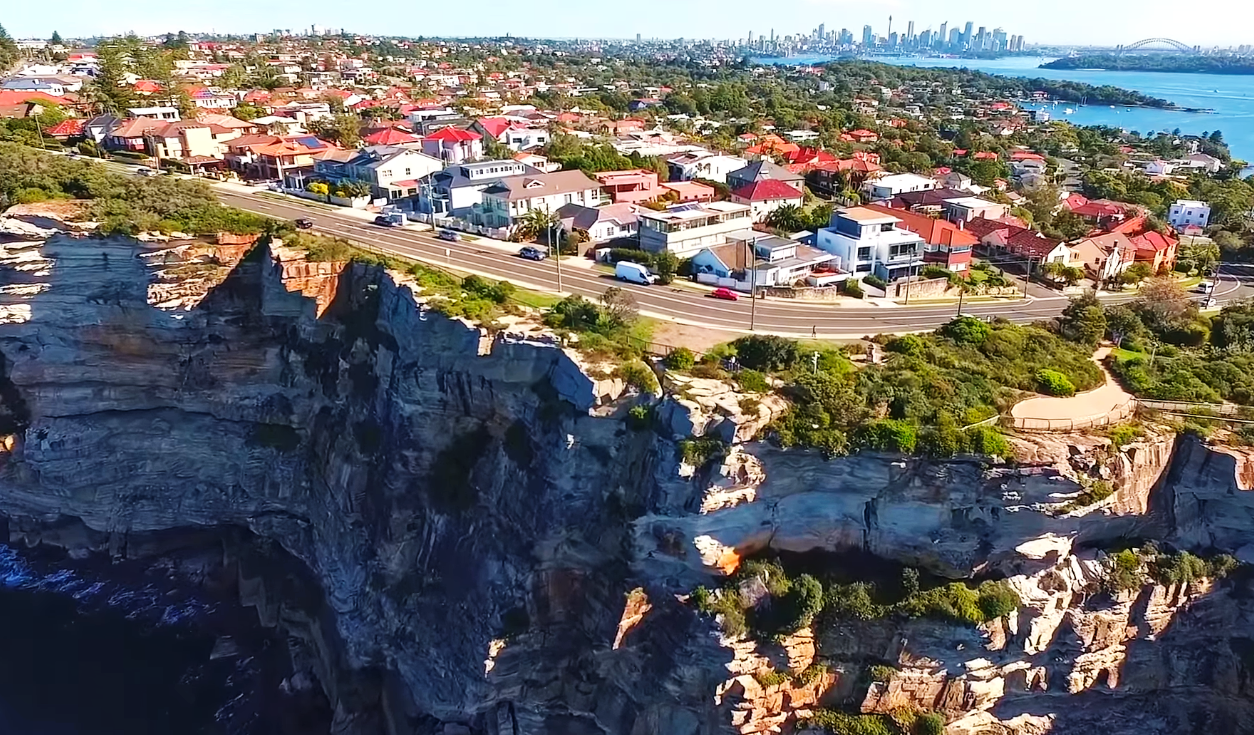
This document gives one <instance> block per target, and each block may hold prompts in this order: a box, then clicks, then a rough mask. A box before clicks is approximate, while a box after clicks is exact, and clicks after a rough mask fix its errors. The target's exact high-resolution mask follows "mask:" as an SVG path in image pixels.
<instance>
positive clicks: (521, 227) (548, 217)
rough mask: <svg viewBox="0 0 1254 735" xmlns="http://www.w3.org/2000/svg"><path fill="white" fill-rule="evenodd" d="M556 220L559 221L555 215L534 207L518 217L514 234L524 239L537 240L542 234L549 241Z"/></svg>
mask: <svg viewBox="0 0 1254 735" xmlns="http://www.w3.org/2000/svg"><path fill="white" fill-rule="evenodd" d="M555 222H557V217H556V216H555V215H553V214H550V213H549V212H546V211H545V210H543V209H533V210H531V211H530V212H527V213H526V214H524V215H523V216H521V217H519V218H518V219H517V221H516V222H515V225H514V227H515V229H514V234H516V235H518V236H519V237H520V238H522V239H524V240H536V241H539V239H540V236H541V235H544V238H545V239H544V241H545V242H546V243H547V242H549V233H550V231H551V229H552V227H553V224H554V223H555Z"/></svg>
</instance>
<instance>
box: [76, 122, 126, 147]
mask: <svg viewBox="0 0 1254 735" xmlns="http://www.w3.org/2000/svg"><path fill="white" fill-rule="evenodd" d="M121 122H122V120H121V119H119V118H116V117H114V116H113V115H109V114H105V115H97V116H96V117H93V118H92V119H90V120H88V121H87V125H86V126H84V128H83V134H84V135H86V136H87V137H88V138H90V139H92V140H94V141H95V142H96V144H97V145H102V144H103V143H104V140H105V138H106V137H107V136H108V135H109V134H110V133H111V132H112V131H113V129H114V128H115V127H117V126H118V125H119V124H121Z"/></svg>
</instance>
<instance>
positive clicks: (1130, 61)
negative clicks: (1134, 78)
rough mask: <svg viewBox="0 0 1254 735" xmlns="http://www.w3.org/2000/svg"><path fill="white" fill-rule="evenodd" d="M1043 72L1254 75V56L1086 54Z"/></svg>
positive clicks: (1051, 64) (1060, 61) (1049, 65)
mask: <svg viewBox="0 0 1254 735" xmlns="http://www.w3.org/2000/svg"><path fill="white" fill-rule="evenodd" d="M1041 68H1042V69H1107V70H1109V71H1165V72H1178V73H1184V74H1254V57H1248V56H1240V57H1238V56H1200V55H1193V54H1146V55H1138V54H1124V55H1116V54H1086V55H1084V56H1069V57H1066V58H1062V59H1057V60H1055V61H1051V62H1049V63H1046V64H1041Z"/></svg>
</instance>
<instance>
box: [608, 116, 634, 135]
mask: <svg viewBox="0 0 1254 735" xmlns="http://www.w3.org/2000/svg"><path fill="white" fill-rule="evenodd" d="M643 131H644V120H640V119H638V118H634V117H629V118H626V119H625V120H608V121H606V122H605V123H604V124H602V125H601V132H602V133H604V134H605V135H624V134H627V133H639V132H643Z"/></svg>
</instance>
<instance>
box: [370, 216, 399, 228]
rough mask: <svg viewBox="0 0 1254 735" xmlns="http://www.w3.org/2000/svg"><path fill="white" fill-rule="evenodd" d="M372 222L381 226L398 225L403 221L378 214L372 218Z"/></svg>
mask: <svg viewBox="0 0 1254 735" xmlns="http://www.w3.org/2000/svg"><path fill="white" fill-rule="evenodd" d="M374 223H375V224H376V225H379V226H381V227H400V226H401V225H402V224H403V223H402V222H400V221H399V220H396V219H393V218H391V217H388V216H386V215H382V214H381V215H379V216H378V217H375V218H374Z"/></svg>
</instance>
